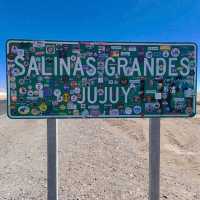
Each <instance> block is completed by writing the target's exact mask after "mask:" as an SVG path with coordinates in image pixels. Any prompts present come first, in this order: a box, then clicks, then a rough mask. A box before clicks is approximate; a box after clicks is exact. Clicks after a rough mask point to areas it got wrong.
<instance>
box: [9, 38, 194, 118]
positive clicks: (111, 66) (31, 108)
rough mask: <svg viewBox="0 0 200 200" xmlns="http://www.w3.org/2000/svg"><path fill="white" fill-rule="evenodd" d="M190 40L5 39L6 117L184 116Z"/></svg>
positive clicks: (189, 94)
mask: <svg viewBox="0 0 200 200" xmlns="http://www.w3.org/2000/svg"><path fill="white" fill-rule="evenodd" d="M196 65H197V63H196V46H195V45H194V44H176V43H172V44H165V43H163V44H160V43H111V42H64V41H63V42H61V41H58V42H56V41H26V40H24V41H23V40H9V41H8V42H7V90H8V116H9V117H10V118H48V117H53V118H74V117H75V118H96V117H97V118H98V117H100V118H101V117H105V118H106V117H124V118H125V117H133V118H134V117H191V116H194V115H195V110H196V105H195V104H196Z"/></svg>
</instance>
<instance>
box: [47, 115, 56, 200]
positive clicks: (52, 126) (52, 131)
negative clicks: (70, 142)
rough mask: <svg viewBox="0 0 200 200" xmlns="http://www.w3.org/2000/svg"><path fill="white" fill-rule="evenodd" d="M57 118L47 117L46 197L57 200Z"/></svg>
mask: <svg viewBox="0 0 200 200" xmlns="http://www.w3.org/2000/svg"><path fill="white" fill-rule="evenodd" d="M57 128H58V126H57V119H50V118H49V119H47V189H48V191H47V199H48V200H58V180H57V179H58V174H57V173H58V171H57V170H58V167H57V165H58V149H57V148H58V145H57V144H58V131H57Z"/></svg>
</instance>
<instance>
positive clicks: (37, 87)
mask: <svg viewBox="0 0 200 200" xmlns="http://www.w3.org/2000/svg"><path fill="white" fill-rule="evenodd" d="M35 88H36V89H37V90H41V89H42V88H43V84H42V83H36V84H35Z"/></svg>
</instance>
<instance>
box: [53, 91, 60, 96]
mask: <svg viewBox="0 0 200 200" xmlns="http://www.w3.org/2000/svg"><path fill="white" fill-rule="evenodd" d="M53 94H54V95H55V96H56V97H59V96H60V95H61V91H60V90H59V89H55V90H54V91H53Z"/></svg>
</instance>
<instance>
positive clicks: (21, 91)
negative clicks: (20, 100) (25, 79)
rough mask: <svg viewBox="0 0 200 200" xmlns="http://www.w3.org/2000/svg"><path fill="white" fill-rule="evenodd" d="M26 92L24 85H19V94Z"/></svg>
mask: <svg viewBox="0 0 200 200" xmlns="http://www.w3.org/2000/svg"><path fill="white" fill-rule="evenodd" d="M26 92H27V89H26V88H25V87H20V88H19V93H20V94H22V95H24V94H26Z"/></svg>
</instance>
